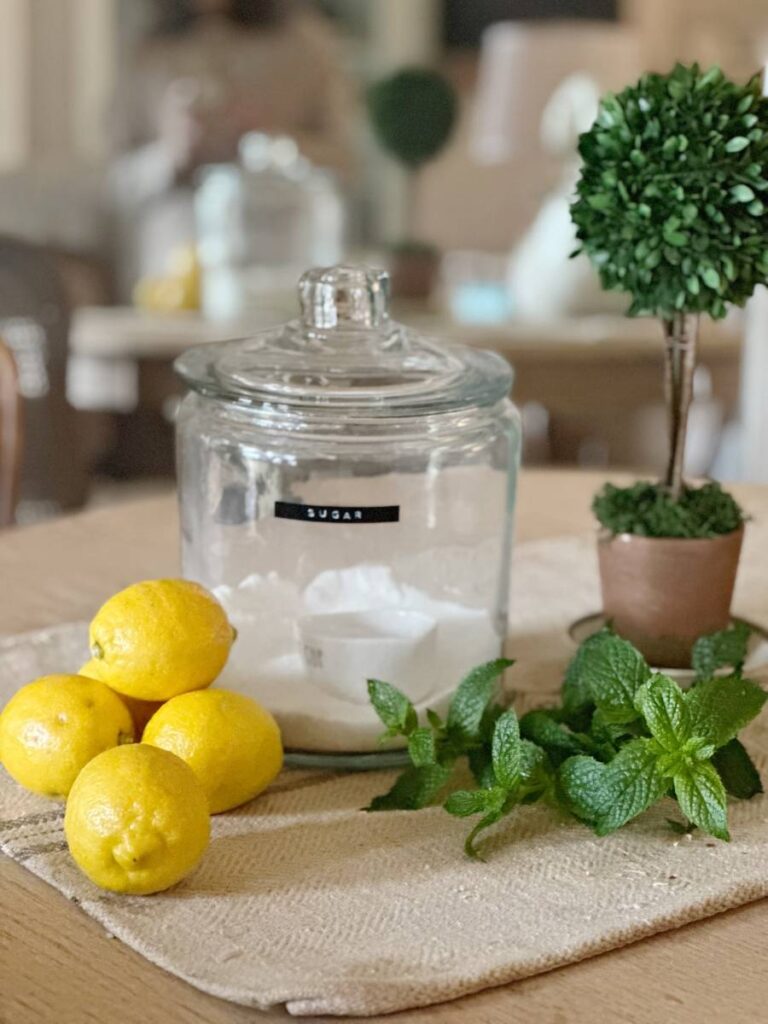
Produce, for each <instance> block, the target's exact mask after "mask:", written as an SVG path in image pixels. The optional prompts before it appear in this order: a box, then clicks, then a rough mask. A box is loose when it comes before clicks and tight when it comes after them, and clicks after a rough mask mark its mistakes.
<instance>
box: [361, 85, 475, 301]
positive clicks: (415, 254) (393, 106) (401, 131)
mask: <svg viewBox="0 0 768 1024" xmlns="http://www.w3.org/2000/svg"><path fill="white" fill-rule="evenodd" d="M366 100H367V107H368V116H369V118H370V122H371V127H372V129H373V133H374V135H375V137H376V140H377V141H378V143H379V145H380V146H381V148H382V149H383V150H384V152H385V153H387V154H389V156H391V157H392V158H393V159H395V160H396V161H397V162H398V163H399V164H400V165H401V166H402V167H403V168H405V170H406V171H407V173H408V185H407V189H408V192H407V210H406V223H407V225H408V230H409V231H411V230H413V225H414V223H415V213H416V210H415V205H416V177H417V175H418V173H419V171H420V170H421V168H422V167H423V166H424V165H425V164H426V163H428V162H429V161H430V160H433V159H434V158H435V157H436V156H437V155H438V153H439V152H440V151H441V150H442V149H443V148H444V147H445V145H446V143H447V142H448V139H449V138H450V137H451V134H452V132H453V129H454V126H455V124H456V116H457V112H458V101H457V98H456V91H455V90H454V88H453V86H452V85H451V84H450V82H448V81H447V79H445V78H444V77H443V76H442V75H440V74H438V73H437V72H436V71H431V70H429V69H428V68H418V67H414V68H402V69H401V70H400V71H397V72H395V73H394V74H392V75H388V76H387V77H386V78H382V79H381V80H380V81H378V82H375V83H374V84H373V85H372V86H370V88H369V89H368V92H367V95H366ZM439 268H440V252H439V250H438V249H436V248H435V246H433V245H430V244H429V243H426V242H422V241H420V240H418V239H414V238H406V239H404V240H403V241H401V242H399V243H398V244H397V245H394V246H393V247H392V253H391V267H390V277H391V287H392V294H393V295H394V296H395V297H397V298H410V299H425V298H428V296H429V295H430V294H431V292H432V290H433V288H434V285H435V282H436V280H437V273H438V270H439Z"/></svg>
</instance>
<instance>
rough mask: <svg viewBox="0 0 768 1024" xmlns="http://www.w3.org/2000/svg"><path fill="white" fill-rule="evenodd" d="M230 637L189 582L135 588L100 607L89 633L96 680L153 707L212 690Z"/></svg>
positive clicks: (207, 598) (222, 618)
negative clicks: (182, 695)
mask: <svg viewBox="0 0 768 1024" xmlns="http://www.w3.org/2000/svg"><path fill="white" fill-rule="evenodd" d="M234 637H235V631H234V629H233V628H232V626H231V625H230V624H229V620H228V619H227V615H226V612H225V611H224V609H223V608H222V607H221V605H220V604H219V602H218V601H217V600H216V598H215V597H214V596H213V594H211V593H209V592H208V591H207V590H206V589H205V587H201V586H200V585H199V584H198V583H192V582H190V581H189V580H147V581H146V582H144V583H134V584H133V586H130V587H127V588H126V589H125V590H121V591H120V593H119V594H115V595H114V597H111V598H110V599H109V600H108V601H107V603H106V604H104V605H102V607H101V608H100V609H99V611H98V612H97V613H96V616H95V618H94V620H93V622H92V623H91V629H90V643H91V655H92V659H93V660H95V661H96V662H97V663H98V668H97V670H96V671H98V676H99V679H101V680H102V682H105V683H107V685H108V686H111V687H112V689H113V690H117V692H118V693H120V694H124V695H125V696H127V697H136V698H138V699H139V700H156V701H162V700H168V698H169V697H175V696H176V695H177V694H179V693H186V692H187V691H188V690H200V689H202V688H203V687H206V686H210V684H211V683H212V682H213V681H214V679H215V678H216V676H217V675H218V674H219V673H220V672H221V670H222V669H223V668H224V665H225V664H226V661H227V658H228V657H229V650H230V648H231V646H232V641H233V640H234ZM90 664H91V662H89V665H90Z"/></svg>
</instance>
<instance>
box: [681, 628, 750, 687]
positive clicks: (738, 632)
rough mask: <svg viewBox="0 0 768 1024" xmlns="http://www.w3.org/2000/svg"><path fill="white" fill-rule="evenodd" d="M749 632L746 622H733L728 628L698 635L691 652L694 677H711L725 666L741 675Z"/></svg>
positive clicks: (745, 658)
mask: <svg viewBox="0 0 768 1024" xmlns="http://www.w3.org/2000/svg"><path fill="white" fill-rule="evenodd" d="M751 633H752V631H751V630H750V628H749V626H748V625H747V624H746V622H735V623H734V624H733V625H732V626H730V627H729V628H728V629H723V630H720V631H719V632H717V633H710V634H709V635H708V636H700V637H699V639H698V640H697V641H696V643H695V644H694V645H693V651H692V652H691V664H692V666H693V670H694V672H695V673H696V679H697V680H701V679H711V677H712V676H713V675H714V674H715V672H716V671H717V670H718V669H720V668H726V667H730V668H732V669H733V672H734V675H741V673H742V671H743V669H744V662H745V661H746V660H747V652H748V648H749V638H750V636H751Z"/></svg>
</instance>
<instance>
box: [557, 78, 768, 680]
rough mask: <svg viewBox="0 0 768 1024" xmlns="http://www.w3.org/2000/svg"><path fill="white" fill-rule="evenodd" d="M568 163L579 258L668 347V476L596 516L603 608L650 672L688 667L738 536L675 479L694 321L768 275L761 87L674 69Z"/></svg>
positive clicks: (711, 502) (713, 621)
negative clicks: (658, 326)
mask: <svg viewBox="0 0 768 1024" xmlns="http://www.w3.org/2000/svg"><path fill="white" fill-rule="evenodd" d="M579 152H580V154H581V157H582V159H583V166H582V171H581V177H580V180H579V183H578V186H577V197H576V199H575V201H574V203H573V205H572V207H571V213H572V217H573V220H574V223H575V225H576V228H577V236H578V238H579V240H580V243H581V245H580V248H579V249H578V250H577V251H578V252H584V253H586V255H587V256H588V257H589V258H590V259H591V261H592V263H593V264H594V266H595V267H596V268H597V270H598V272H599V274H600V278H601V281H602V284H603V287H605V288H607V289H613V290H618V291H623V292H628V293H629V294H630V295H631V297H632V303H631V306H630V308H629V315H630V316H646V315H647V316H657V317H659V318H660V320H661V323H662V327H663V334H664V340H665V351H666V362H665V383H666V398H667V404H668V413H669V428H670V444H669V459H668V463H667V470H666V473H665V476H664V479H663V480H662V481H661V482H658V483H639V484H635V485H634V486H632V487H623V488H620V487H613V486H611V485H607V486H606V487H605V488H604V489H603V490H602V491H601V492H600V493H599V494H598V495H597V496H596V498H595V501H594V504H593V509H594V512H595V515H596V517H597V519H598V521H599V523H600V525H601V526H602V527H603V531H602V534H601V538H600V542H599V559H600V574H601V581H602V588H603V601H604V612H605V615H606V616H607V617H608V618H609V619H611V620H612V621H613V624H614V628H615V629H616V630H617V632H619V633H620V634H621V635H623V636H625V637H626V638H627V639H629V640H631V641H632V642H633V643H635V644H636V645H637V646H638V647H640V649H641V650H642V651H643V652H644V653H645V654H646V656H647V657H648V658H649V660H651V661H652V663H654V664H656V665H668V666H685V665H687V664H689V659H690V653H691V645H692V643H693V641H694V640H695V638H696V637H697V636H700V635H703V634H707V633H712V632H714V631H716V630H719V629H722V628H724V627H725V626H726V625H727V623H728V620H729V615H730V603H731V598H732V594H733V586H734V582H735V578H736V570H737V565H738V559H739V554H740V551H741V543H742V537H743V532H744V515H743V513H742V510H741V509H740V508H739V506H738V505H737V503H736V502H735V500H734V499H733V498H732V497H731V495H729V494H728V493H727V492H725V491H723V490H722V489H721V488H720V486H719V485H718V484H716V483H706V484H704V485H703V486H693V485H690V484H688V483H686V481H685V479H684V476H683V471H684V458H685V441H686V430H687V423H688V411H689V408H690V404H691V398H692V391H693V376H694V370H695V367H696V358H697V344H698V326H699V318H700V316H701V315H702V314H703V315H707V316H710V317H712V318H713V319H720V318H722V317H724V316H725V314H726V312H727V309H728V306H729V305H731V304H733V305H738V306H743V305H744V303H745V302H746V300H747V299H748V298H749V297H750V296H751V295H752V293H753V291H754V289H755V287H756V286H757V285H759V284H762V283H763V282H764V281H765V280H766V277H768V178H766V177H765V176H764V171H765V170H766V168H767V167H768V101H766V100H765V99H764V98H763V96H762V91H761V86H760V81H759V79H758V78H757V77H755V78H753V79H751V80H750V81H749V82H748V83H747V84H746V85H744V86H740V85H737V84H735V83H734V82H732V81H729V80H728V79H727V78H726V77H725V76H724V75H723V74H722V72H721V71H720V70H719V69H718V68H711V69H710V70H708V71H706V72H704V71H702V70H701V69H700V68H699V67H698V66H697V65H693V66H691V67H684V66H682V65H678V66H677V67H676V68H675V69H674V71H672V72H671V73H670V74H668V75H658V74H648V75H645V76H644V77H643V78H641V79H640V81H639V82H638V83H637V84H636V85H633V86H631V87H629V88H627V89H625V90H624V91H623V92H621V93H619V94H618V95H610V94H609V95H607V96H605V97H604V98H603V100H602V101H601V104H600V110H599V113H598V116H597V120H596V121H595V123H594V125H593V126H592V128H591V129H590V130H589V131H588V132H586V133H585V134H584V135H582V136H581V139H580V144H579Z"/></svg>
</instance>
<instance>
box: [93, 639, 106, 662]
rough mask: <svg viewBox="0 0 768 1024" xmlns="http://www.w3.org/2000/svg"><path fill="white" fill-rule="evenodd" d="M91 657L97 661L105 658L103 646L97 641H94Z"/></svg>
mask: <svg viewBox="0 0 768 1024" xmlns="http://www.w3.org/2000/svg"><path fill="white" fill-rule="evenodd" d="M91 657H92V658H97V659H101V658H103V657H104V648H103V647H102V646H101V644H100V643H97V642H96V641H94V642H93V643H92V644H91Z"/></svg>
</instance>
